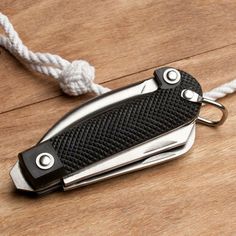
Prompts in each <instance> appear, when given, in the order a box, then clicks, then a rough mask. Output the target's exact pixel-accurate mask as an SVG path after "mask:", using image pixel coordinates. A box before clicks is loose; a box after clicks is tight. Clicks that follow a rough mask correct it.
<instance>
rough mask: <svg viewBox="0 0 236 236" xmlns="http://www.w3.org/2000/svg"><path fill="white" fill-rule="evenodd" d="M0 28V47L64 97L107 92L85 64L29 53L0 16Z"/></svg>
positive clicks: (232, 86)
mask: <svg viewBox="0 0 236 236" xmlns="http://www.w3.org/2000/svg"><path fill="white" fill-rule="evenodd" d="M0 26H1V27H2V28H3V30H4V32H5V34H6V36H4V35H1V34H0V46H2V47H4V48H5V49H7V50H8V51H9V52H10V53H11V54H13V55H14V56H15V57H16V58H17V59H18V60H20V61H21V62H22V63H23V64H24V65H25V66H26V67H28V68H30V69H31V70H33V71H36V72H38V73H41V74H44V75H46V76H50V77H53V78H54V79H56V80H57V81H58V82H59V85H60V87H61V89H62V90H63V91H64V92H65V93H67V94H69V95H72V96H77V95H81V94H85V93H87V92H94V93H96V94H97V95H99V94H102V93H105V92H108V91H110V89H108V88H105V87H103V86H102V85H99V84H96V83H94V82H93V81H94V78H95V68H94V67H93V66H91V65H90V64H89V63H88V62H87V61H84V60H75V61H73V62H69V61H67V60H65V59H63V58H62V57H60V56H58V55H54V54H50V53H40V52H32V51H31V50H29V49H28V48H27V47H26V46H25V45H24V44H23V42H22V41H21V39H20V37H19V35H18V33H17V32H16V31H15V30H14V27H13V25H12V24H11V23H10V21H9V19H8V17H7V16H5V15H4V14H2V13H1V12H0ZM234 92H236V80H232V81H231V82H229V83H225V84H223V85H221V86H219V87H217V88H214V89H212V90H211V91H209V92H206V93H204V96H205V97H207V98H210V99H212V100H217V99H219V98H222V97H225V96H226V95H227V94H231V93H234Z"/></svg>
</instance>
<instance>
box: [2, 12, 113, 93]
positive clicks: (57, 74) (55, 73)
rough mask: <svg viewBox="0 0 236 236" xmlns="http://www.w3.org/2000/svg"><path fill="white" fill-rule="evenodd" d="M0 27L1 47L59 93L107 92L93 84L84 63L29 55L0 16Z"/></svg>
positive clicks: (8, 23) (93, 75)
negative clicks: (50, 79) (48, 78)
mask: <svg viewBox="0 0 236 236" xmlns="http://www.w3.org/2000/svg"><path fill="white" fill-rule="evenodd" d="M0 26H1V27H2V28H3V30H4V32H5V35H6V36H4V35H0V46H2V47H4V48H5V49H7V50H8V51H9V52H10V53H11V54H13V55H14V56H15V57H16V58H17V59H18V60H20V61H21V62H22V63H23V64H24V65H26V66H27V67H28V68H30V69H31V70H33V71H36V72H39V73H41V74H44V75H47V76H51V77H53V78H55V79H56V80H57V81H58V82H59V84H60V86H61V88H62V90H63V91H64V92H65V93H67V94H69V95H73V96H76V95H80V94H84V93H87V92H94V93H96V94H98V95H99V94H102V93H105V92H107V91H109V90H110V89H108V88H104V87H103V86H101V85H98V84H95V83H94V82H93V81H94V78H95V69H94V67H93V66H91V65H90V64H89V63H88V62H87V61H84V60H76V61H73V62H69V61H67V60H65V59H63V58H61V57H60V56H58V55H53V54H50V53H39V52H36V53H34V52H32V51H30V50H29V49H28V48H27V47H26V46H25V45H24V44H23V43H22V41H21V39H20V38H19V36H18V34H17V32H16V31H15V30H14V27H13V26H12V24H11V23H10V21H9V19H8V18H7V16H5V15H4V14H2V13H1V12H0Z"/></svg>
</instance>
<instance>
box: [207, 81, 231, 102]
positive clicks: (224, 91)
mask: <svg viewBox="0 0 236 236" xmlns="http://www.w3.org/2000/svg"><path fill="white" fill-rule="evenodd" d="M234 92H236V79H235V80H232V81H230V82H229V83H225V84H222V85H220V86H219V87H217V88H214V89H212V90H210V91H209V92H206V93H204V97H207V98H209V99H211V100H214V101H215V100H217V99H219V98H223V97H225V96H226V95H228V94H231V93H234Z"/></svg>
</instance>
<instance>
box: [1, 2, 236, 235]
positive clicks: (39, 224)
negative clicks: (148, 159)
mask: <svg viewBox="0 0 236 236" xmlns="http://www.w3.org/2000/svg"><path fill="white" fill-rule="evenodd" d="M234 7H235V2H234V1H224V2H223V3H222V2H221V3H220V2H219V1H217V2H216V1H196V2H194V3H189V1H170V2H166V1H138V2H137V1H81V0H80V1H70V2H67V1H55V0H50V1H38V2H35V1H34V2H33V1H32V0H28V1H22V2H21V3H20V2H19V1H1V2H0V9H1V10H3V11H4V12H5V13H7V14H8V15H9V16H10V17H11V18H12V19H13V23H14V24H15V25H16V28H17V29H18V31H19V32H20V34H22V36H23V38H24V40H25V41H26V43H27V44H29V46H30V47H32V48H33V49H35V50H41V51H44V50H45V51H50V52H55V53H59V54H61V55H63V56H65V57H67V58H68V59H71V60H72V59H75V58H76V57H77V56H78V55H79V56H80V57H84V58H86V59H89V60H90V61H91V62H92V63H93V64H95V65H96V67H97V75H98V76H97V81H98V82H100V83H104V84H105V85H106V86H109V87H111V88H118V87H122V86H124V85H127V84H129V83H133V82H136V81H139V80H143V79H145V78H148V77H150V76H151V75H152V72H153V68H155V67H156V66H159V65H164V64H168V65H171V66H175V67H178V68H180V69H183V70H186V71H188V72H189V73H191V74H192V75H194V76H195V77H196V78H197V79H198V80H199V82H200V83H201V84H202V86H203V88H204V90H205V91H206V90H209V89H211V88H214V87H216V86H218V85H220V84H222V83H224V82H227V81H229V80H231V79H233V78H234V77H235V75H236V44H234V43H236V39H235V35H236V34H235V33H236V32H235V31H236V19H235V12H234ZM86 13H87V14H86ZM173 13H175V14H173ZM229 23H230V24H229ZM36 29H37V30H36ZM65 42H66V43H65ZM0 58H1V63H0V75H1V84H0V92H1V93H0V94H1V95H0V96H1V99H2V102H1V108H0V109H1V112H2V114H0V131H1V132H0V154H1V162H0V203H1V205H0V234H1V235H122V234H124V235H236V184H235V183H236V172H235V169H236V162H235V157H236V148H235V143H236V135H235V130H236V102H235V95H231V96H228V97H227V98H224V99H222V102H223V103H224V104H225V105H226V107H227V108H228V110H229V118H228V120H227V122H226V123H225V124H224V125H223V126H222V127H219V128H217V129H212V128H208V127H204V126H200V125H199V126H198V128H197V138H196V143H195V145H194V147H193V149H192V150H191V151H190V152H189V153H188V154H186V155H185V156H184V157H182V158H180V159H178V160H176V161H173V162H169V163H166V164H163V165H161V166H157V167H153V168H150V169H147V170H144V171H141V172H137V173H133V174H130V175H126V176H123V177H119V178H115V179H112V180H109V181H105V182H103V183H99V184H96V185H92V186H88V187H85V188H81V189H77V190H75V191H71V192H67V193H60V192H57V193H53V194H50V195H47V196H44V197H41V198H31V197H27V196H25V195H23V194H19V193H16V192H15V191H14V187H13V185H12V182H11V180H10V177H9V174H8V173H9V170H10V169H11V167H12V165H13V164H14V163H15V161H16V159H17V153H18V152H20V151H22V150H24V149H26V148H28V147H30V146H31V145H34V144H35V143H36V142H37V141H38V140H39V138H40V137H41V136H42V135H43V134H44V133H45V132H46V131H47V129H48V128H49V127H50V126H51V125H52V124H54V123H55V121H56V120H58V119H59V118H60V117H61V116H62V115H63V114H64V113H65V112H68V111H69V110H70V109H72V108H74V107H75V106H78V105H79V104H81V103H83V102H85V101H86V100H88V99H89V98H91V97H92V95H91V94H88V95H84V96H81V97H79V98H70V97H67V96H63V95H61V92H60V90H59V89H58V88H57V87H56V86H55V82H54V81H52V80H47V79H45V78H41V77H40V78H39V77H38V75H37V76H36V75H33V74H31V73H29V72H28V71H27V70H26V69H24V68H23V67H22V65H21V64H20V63H18V62H17V61H16V60H15V59H13V58H12V57H11V56H10V55H9V54H8V53H7V52H5V51H4V50H2V53H1V55H0ZM204 115H207V116H213V115H215V110H214V109H211V108H208V107H206V108H205V109H204Z"/></svg>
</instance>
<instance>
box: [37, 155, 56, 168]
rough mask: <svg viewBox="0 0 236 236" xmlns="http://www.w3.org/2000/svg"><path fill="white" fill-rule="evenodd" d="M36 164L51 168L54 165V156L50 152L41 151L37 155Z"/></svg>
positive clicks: (40, 166)
mask: <svg viewBox="0 0 236 236" xmlns="http://www.w3.org/2000/svg"><path fill="white" fill-rule="evenodd" d="M36 165H37V166H38V167H39V168H40V169H43V170H47V169H50V168H51V167H52V166H53V165H54V157H53V156H52V155H51V154H49V153H41V154H39V155H38V156H37V157H36Z"/></svg>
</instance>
